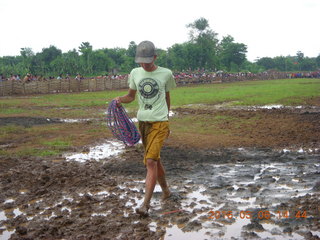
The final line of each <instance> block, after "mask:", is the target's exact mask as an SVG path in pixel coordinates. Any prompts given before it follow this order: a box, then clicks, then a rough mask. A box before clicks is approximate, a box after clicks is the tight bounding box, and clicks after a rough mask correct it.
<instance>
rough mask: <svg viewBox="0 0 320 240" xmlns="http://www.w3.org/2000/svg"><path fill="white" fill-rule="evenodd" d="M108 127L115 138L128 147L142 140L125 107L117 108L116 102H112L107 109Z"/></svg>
mask: <svg viewBox="0 0 320 240" xmlns="http://www.w3.org/2000/svg"><path fill="white" fill-rule="evenodd" d="M107 126H108V128H109V129H110V130H111V132H112V134H113V136H114V137H116V138H117V139H118V140H120V141H122V142H123V143H124V144H125V145H127V146H133V145H134V144H136V143H138V142H139V140H140V134H139V132H138V130H137V128H136V126H135V125H134V123H133V121H132V120H131V119H130V118H129V116H128V114H127V112H126V110H125V108H124V107H123V106H117V102H116V100H112V101H111V103H110V104H109V106H108V109H107Z"/></svg>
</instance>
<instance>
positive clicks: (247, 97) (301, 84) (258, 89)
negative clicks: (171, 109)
mask: <svg viewBox="0 0 320 240" xmlns="http://www.w3.org/2000/svg"><path fill="white" fill-rule="evenodd" d="M319 96H320V79H285V80H268V81H250V82H235V83H225V84H210V85H199V86H196V87H181V88H177V89H175V90H173V91H172V97H171V98H172V105H173V106H177V107H178V106H182V105H187V104H199V103H205V104H218V103H222V102H233V103H232V104H233V105H267V104H283V105H298V104H303V103H304V100H305V99H306V98H310V97H319Z"/></svg>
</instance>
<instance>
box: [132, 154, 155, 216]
mask: <svg viewBox="0 0 320 240" xmlns="http://www.w3.org/2000/svg"><path fill="white" fill-rule="evenodd" d="M157 168H158V164H157V161H155V160H153V159H147V176H146V189H145V196H144V201H143V203H142V205H141V206H140V207H139V208H137V209H136V212H137V213H139V214H140V215H144V216H146V215H148V210H149V208H150V200H151V197H152V194H153V191H154V187H155V186H156V183H157V178H158V169H157Z"/></svg>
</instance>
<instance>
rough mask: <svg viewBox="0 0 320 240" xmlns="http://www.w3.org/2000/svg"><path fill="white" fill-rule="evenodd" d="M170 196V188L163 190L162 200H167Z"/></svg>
mask: <svg viewBox="0 0 320 240" xmlns="http://www.w3.org/2000/svg"><path fill="white" fill-rule="evenodd" d="M170 196H171V192H170V190H169V189H168V190H167V191H163V193H162V198H161V200H162V201H165V200H166V199H168V198H169V197H170Z"/></svg>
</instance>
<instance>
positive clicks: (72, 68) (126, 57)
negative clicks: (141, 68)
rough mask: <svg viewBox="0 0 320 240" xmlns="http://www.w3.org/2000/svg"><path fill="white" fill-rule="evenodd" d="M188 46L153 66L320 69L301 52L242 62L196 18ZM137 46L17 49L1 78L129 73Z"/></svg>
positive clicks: (228, 39)
mask: <svg viewBox="0 0 320 240" xmlns="http://www.w3.org/2000/svg"><path fill="white" fill-rule="evenodd" d="M187 28H188V29H189V40H188V41H186V42H184V43H179V44H178V43H177V44H174V45H173V46H171V47H170V48H168V49H167V50H163V49H157V55H158V57H157V64H159V65H161V66H164V67H168V68H170V69H172V70H174V71H193V70H198V69H202V70H203V69H205V70H207V71H211V72H216V71H224V72H252V73H258V72H263V71H266V70H270V69H272V70H278V71H286V72H290V71H316V70H318V69H320V54H319V55H318V57H316V58H309V57H305V56H304V54H303V53H302V52H301V51H298V52H297V54H296V56H278V57H274V58H270V57H262V58H260V59H257V60H255V61H254V62H250V61H248V60H247V57H246V54H247V46H246V45H245V44H244V43H237V42H235V40H234V38H233V37H232V36H230V35H228V36H224V37H222V39H221V40H219V39H218V37H217V36H218V33H216V32H214V31H213V30H212V29H211V28H210V26H209V22H208V20H207V19H205V18H199V19H197V20H195V21H194V22H193V23H190V24H188V25H187ZM136 47H137V44H136V43H135V42H134V41H131V42H130V43H129V46H128V47H127V48H103V49H98V50H93V47H92V45H91V44H90V43H89V42H82V43H81V45H80V46H79V47H78V49H75V48H74V49H73V50H70V51H68V52H62V51H61V50H60V49H58V48H57V47H55V46H53V45H51V46H49V47H47V48H43V49H42V51H41V52H38V53H34V52H33V50H32V49H31V48H28V47H25V48H21V51H20V55H19V56H4V57H0V75H2V76H10V75H12V74H17V75H18V74H19V75H21V76H24V75H26V74H27V73H31V74H33V75H42V76H59V75H61V74H63V75H65V74H69V75H76V74H81V75H83V76H94V75H95V76H97V75H110V74H112V75H113V74H117V73H128V72H130V70H131V69H132V68H133V67H136V66H137V65H136V64H135V62H134V56H135V51H136Z"/></svg>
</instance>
